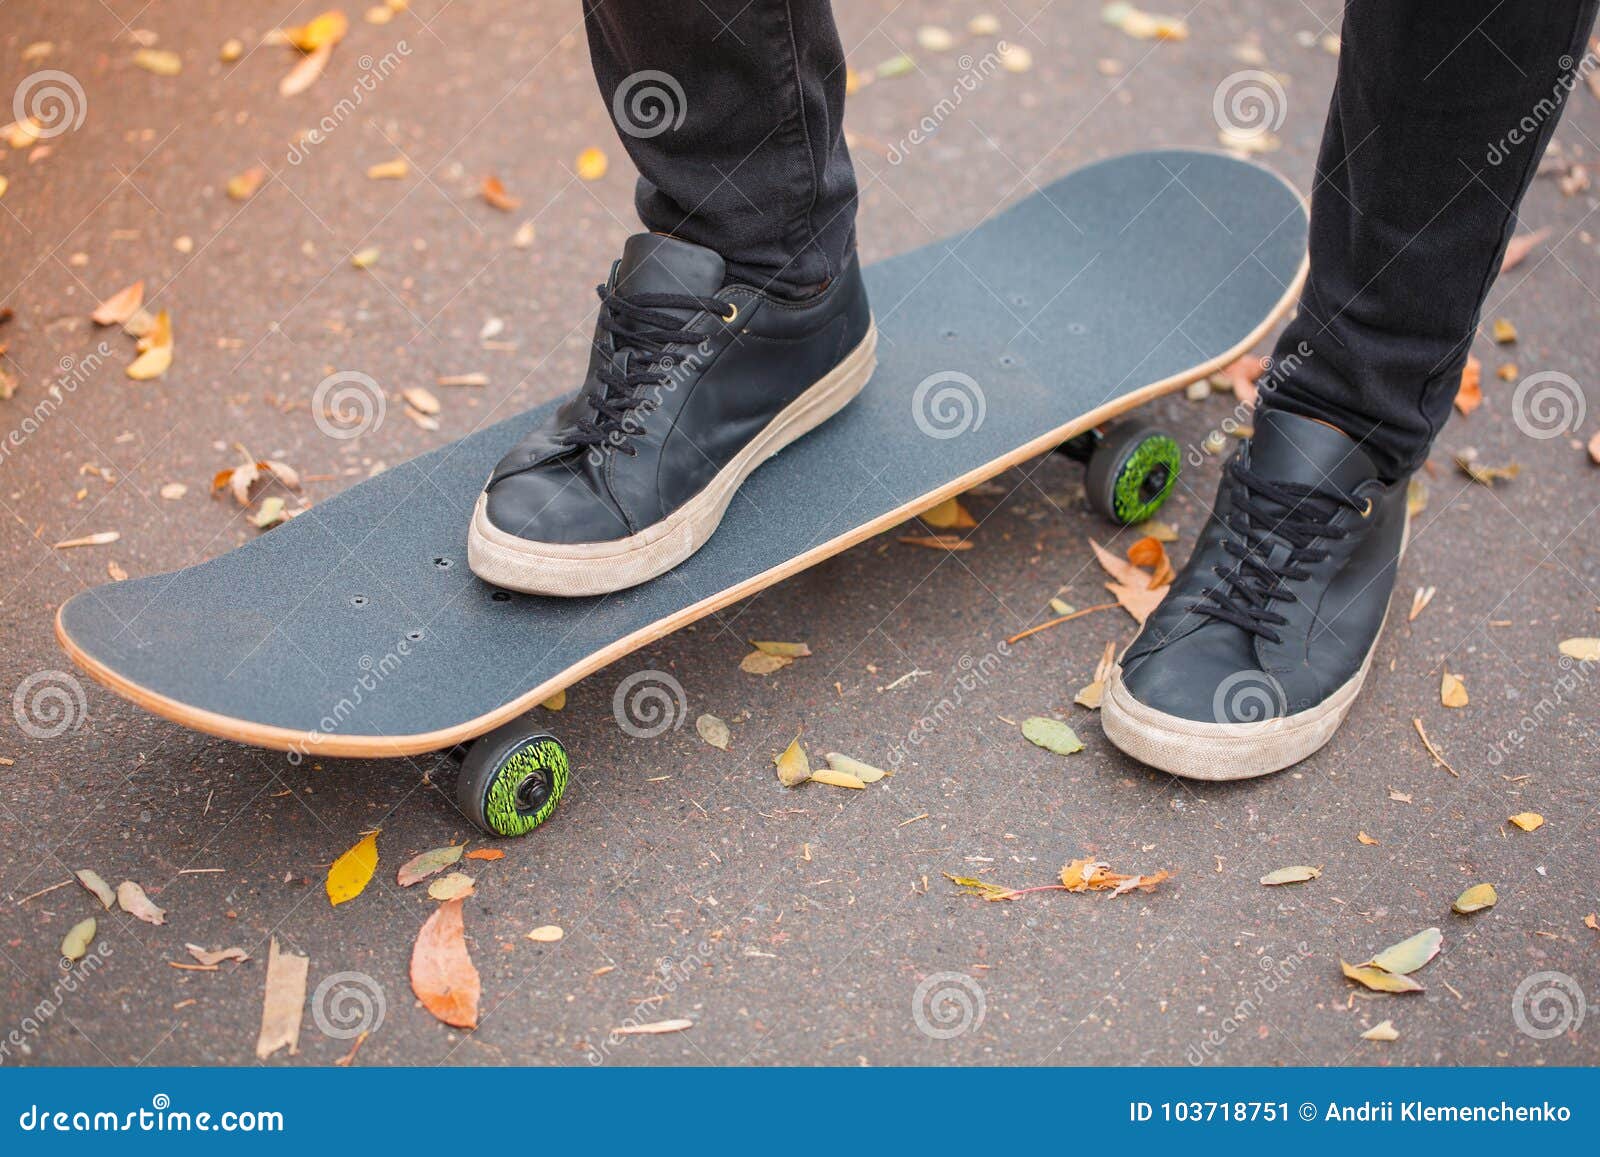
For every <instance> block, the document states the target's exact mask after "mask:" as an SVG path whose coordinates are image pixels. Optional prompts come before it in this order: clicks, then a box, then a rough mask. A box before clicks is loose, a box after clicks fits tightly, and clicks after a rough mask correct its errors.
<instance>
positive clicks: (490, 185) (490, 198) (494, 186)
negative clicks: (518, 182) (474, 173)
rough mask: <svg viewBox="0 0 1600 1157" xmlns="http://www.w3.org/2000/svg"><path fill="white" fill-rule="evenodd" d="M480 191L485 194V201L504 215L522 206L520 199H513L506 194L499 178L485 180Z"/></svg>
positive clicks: (486, 178)
mask: <svg viewBox="0 0 1600 1157" xmlns="http://www.w3.org/2000/svg"><path fill="white" fill-rule="evenodd" d="M479 191H480V192H481V193H482V194H483V199H484V200H485V201H487V202H489V204H490V205H493V206H494V207H495V208H496V209H499V210H500V211H501V212H502V213H509V212H511V211H512V210H513V209H515V208H516V207H517V206H518V205H520V204H522V201H521V200H520V199H519V198H517V197H513V196H512V195H511V194H510V193H507V192H506V187H505V185H503V184H501V182H500V178H499V177H485V178H484V179H483V188H482V189H481V190H479Z"/></svg>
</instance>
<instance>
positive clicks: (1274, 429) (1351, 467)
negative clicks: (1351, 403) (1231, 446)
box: [1250, 410, 1378, 494]
mask: <svg viewBox="0 0 1600 1157" xmlns="http://www.w3.org/2000/svg"><path fill="white" fill-rule="evenodd" d="M1250 470H1251V472H1252V473H1254V474H1256V475H1259V476H1260V477H1262V478H1265V479H1267V480H1268V481H1271V482H1296V483H1299V484H1300V485H1302V486H1314V487H1316V488H1318V489H1319V490H1337V491H1341V492H1343V493H1346V494H1348V493H1350V491H1352V490H1354V489H1355V488H1356V486H1358V485H1359V484H1360V483H1362V482H1365V481H1367V480H1368V479H1370V478H1375V477H1377V473H1378V471H1377V469H1376V467H1374V466H1373V465H1372V460H1371V459H1370V458H1368V457H1367V456H1366V454H1365V453H1363V452H1362V450H1361V447H1360V446H1358V445H1356V443H1355V441H1354V440H1353V439H1351V438H1350V437H1349V436H1348V435H1346V434H1344V433H1343V432H1341V431H1339V430H1335V429H1334V428H1333V427H1332V426H1328V425H1324V424H1323V423H1321V422H1318V421H1316V420H1314V419H1312V418H1302V417H1300V416H1299V415H1298V414H1287V413H1284V412H1283V411H1281V410H1263V411H1260V412H1259V413H1257V415H1256V425H1255V433H1254V434H1252V435H1251V438H1250Z"/></svg>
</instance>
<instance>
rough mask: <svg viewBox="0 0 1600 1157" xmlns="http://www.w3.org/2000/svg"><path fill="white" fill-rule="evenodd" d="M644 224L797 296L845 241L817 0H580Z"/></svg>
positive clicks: (837, 144) (824, 22)
mask: <svg viewBox="0 0 1600 1157" xmlns="http://www.w3.org/2000/svg"><path fill="white" fill-rule="evenodd" d="M584 17H585V21H586V23H587V26H588V32H589V51H590V55H591V57H592V58H593V62H594V72H595V79H596V80H597V81H598V82H599V85H600V93H601V95H602V96H603V97H604V98H605V101H606V105H607V107H608V108H609V109H610V110H611V114H612V119H613V121H614V122H615V124H616V127H617V133H618V135H619V136H620V138H621V140H622V144H623V147H624V148H626V149H627V150H628V155H629V156H630V157H632V158H633V163H634V165H635V166H637V168H638V170H639V188H638V194H637V205H638V210H639V217H640V219H641V220H642V221H643V222H644V224H645V227H646V228H648V229H650V230H652V231H654V232H658V233H670V234H672V235H673V236H675V237H681V238H683V239H684V240H686V241H692V242H694V243H695V244H697V245H703V246H705V247H707V248H709V249H714V250H715V251H716V252H717V253H719V254H721V255H722V258H723V260H724V261H726V262H727V265H728V271H729V273H730V275H732V276H733V277H736V278H740V279H744V280H748V281H749V282H750V283H752V284H755V285H760V286H766V285H768V284H769V283H770V284H771V285H772V287H773V288H774V289H775V290H779V291H781V292H785V293H788V294H790V295H802V294H804V293H806V292H808V291H810V290H811V289H813V288H815V287H816V286H818V285H821V284H822V283H823V282H826V281H827V280H828V279H829V278H831V277H835V276H837V275H838V273H839V271H840V269H841V268H842V267H843V265H844V262H845V258H846V257H847V256H848V255H849V253H850V252H851V251H852V250H853V249H854V247H855V207H856V184H855V174H854V172H853V171H852V169H851V166H850V155H849V152H848V151H847V150H846V148H845V143H844V129H843V119H844V86H845V66H844V49H843V48H842V47H841V45H840V43H839V33H838V30H837V29H836V28H835V27H834V22H833V11H832V8H831V6H830V5H829V3H828V0H694V2H693V3H685V4H663V3H660V2H651V0H584Z"/></svg>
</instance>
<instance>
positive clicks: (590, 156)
mask: <svg viewBox="0 0 1600 1157" xmlns="http://www.w3.org/2000/svg"><path fill="white" fill-rule="evenodd" d="M609 165H610V162H608V161H607V160H606V155H605V153H603V152H601V151H600V150H599V149H596V148H587V149H584V150H583V152H581V153H579V154H578V162H577V169H578V176H579V177H580V178H582V179H583V180H585V181H598V180H599V179H600V178H601V177H603V176H605V175H606V169H607V168H608V167H609Z"/></svg>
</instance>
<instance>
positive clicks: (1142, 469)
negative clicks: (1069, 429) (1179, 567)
mask: <svg viewBox="0 0 1600 1157" xmlns="http://www.w3.org/2000/svg"><path fill="white" fill-rule="evenodd" d="M1056 450H1057V452H1058V453H1061V454H1065V455H1066V456H1067V457H1068V458H1071V459H1072V460H1073V461H1075V462H1082V463H1084V464H1085V465H1087V466H1088V468H1089V469H1088V474H1087V476H1086V477H1085V478H1084V482H1083V487H1084V491H1085V492H1086V493H1087V495H1088V497H1089V505H1090V506H1091V507H1092V508H1093V509H1094V510H1095V512H1096V513H1098V514H1100V515H1103V516H1104V517H1106V518H1109V519H1110V520H1111V521H1112V522H1115V523H1117V524H1118V525H1120V526H1132V525H1134V524H1135V523H1140V522H1144V521H1145V520H1146V519H1149V518H1154V517H1155V514H1156V511H1158V510H1160V509H1161V505H1162V503H1164V502H1166V500H1167V496H1168V495H1169V494H1171V493H1172V486H1173V483H1175V482H1177V480H1178V471H1179V469H1180V468H1181V466H1182V463H1183V453H1182V451H1181V450H1180V449H1179V447H1178V442H1177V439H1175V438H1174V437H1173V436H1172V435H1171V434H1168V433H1167V432H1166V431H1165V430H1161V429H1158V428H1156V427H1154V426H1146V425H1141V424H1140V423H1138V422H1115V423H1113V424H1111V425H1109V426H1106V427H1103V428H1101V427H1096V428H1095V429H1092V430H1086V431H1085V432H1084V433H1082V434H1079V435H1078V436H1077V437H1076V438H1070V439H1068V440H1067V441H1065V442H1063V443H1062V444H1061V445H1059V446H1057V447H1056Z"/></svg>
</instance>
